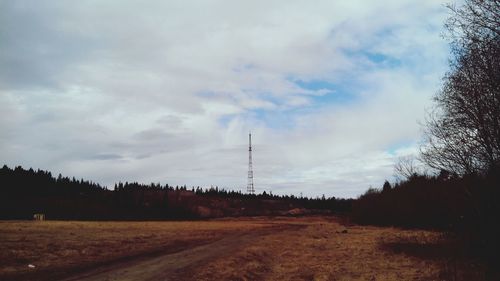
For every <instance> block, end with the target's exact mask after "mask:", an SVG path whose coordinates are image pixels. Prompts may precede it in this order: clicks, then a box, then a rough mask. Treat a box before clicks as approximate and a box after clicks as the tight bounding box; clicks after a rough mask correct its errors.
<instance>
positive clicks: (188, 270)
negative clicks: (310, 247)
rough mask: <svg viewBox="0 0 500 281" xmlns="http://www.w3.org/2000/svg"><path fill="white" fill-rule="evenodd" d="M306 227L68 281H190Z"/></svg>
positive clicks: (234, 238) (256, 233) (232, 239)
mask: <svg viewBox="0 0 500 281" xmlns="http://www.w3.org/2000/svg"><path fill="white" fill-rule="evenodd" d="M303 227H304V226H302V225H277V226H275V227H272V228H265V229H257V230H253V231H250V232H249V233H245V234H231V235H229V236H227V237H225V238H222V239H220V240H218V241H215V242H211V243H207V244H204V245H201V246H196V247H193V248H189V249H185V250H182V251H180V252H177V253H172V254H165V255H160V256H158V257H154V258H144V257H139V258H137V259H135V260H131V261H127V262H122V263H116V264H113V265H108V266H105V267H101V268H98V269H95V270H92V271H89V272H86V273H82V274H78V275H76V276H73V277H71V278H67V279H65V281H76V280H79V281H101V280H109V281H112V280H123V281H135V280H151V281H153V280H191V279H192V275H191V274H192V272H193V271H195V270H196V268H198V267H200V266H201V265H203V264H208V263H210V262H211V261H213V260H216V259H217V258H221V257H223V256H228V255H232V254H234V253H235V252H238V251H239V250H240V249H241V248H242V247H244V246H248V245H250V244H252V243H253V242H255V241H257V240H258V239H260V238H261V237H263V236H265V235H269V234H271V233H274V234H276V233H278V232H281V231H285V230H297V229H299V228H303Z"/></svg>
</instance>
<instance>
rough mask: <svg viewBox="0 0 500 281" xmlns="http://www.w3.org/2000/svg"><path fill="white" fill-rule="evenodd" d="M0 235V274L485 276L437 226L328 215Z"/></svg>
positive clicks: (53, 225)
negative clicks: (387, 224) (354, 221)
mask: <svg viewBox="0 0 500 281" xmlns="http://www.w3.org/2000/svg"><path fill="white" fill-rule="evenodd" d="M0 237H1V239H0V265H1V267H0V280H58V279H66V280H483V279H484V277H483V274H482V272H483V268H482V267H481V266H480V265H478V264H476V263H475V262H474V261H471V260H468V259H466V258H464V257H462V256H461V255H460V254H459V251H457V250H456V249H457V248H455V247H454V245H453V243H452V242H451V241H448V240H447V239H446V238H445V236H444V235H443V234H441V233H439V232H432V231H423V230H402V229H397V228H382V227H365V226H355V225H350V226H344V225H342V224H341V223H339V220H338V219H336V218H334V217H301V218H242V219H219V220H211V221H189V222H76V221H69V222H66V221H42V222H34V221H3V222H0ZM30 264H31V265H34V266H35V267H34V268H32V267H29V265H30Z"/></svg>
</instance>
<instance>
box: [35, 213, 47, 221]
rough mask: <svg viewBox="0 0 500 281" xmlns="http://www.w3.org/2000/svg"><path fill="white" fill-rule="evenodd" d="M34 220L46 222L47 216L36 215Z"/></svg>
mask: <svg viewBox="0 0 500 281" xmlns="http://www.w3.org/2000/svg"><path fill="white" fill-rule="evenodd" d="M33 219H34V220H36V221H44V220H45V214H34V215H33Z"/></svg>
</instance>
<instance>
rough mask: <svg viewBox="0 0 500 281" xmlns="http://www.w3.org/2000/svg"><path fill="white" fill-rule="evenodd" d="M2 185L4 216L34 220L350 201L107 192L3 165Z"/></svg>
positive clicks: (284, 209)
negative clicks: (37, 216) (40, 216)
mask: <svg viewBox="0 0 500 281" xmlns="http://www.w3.org/2000/svg"><path fill="white" fill-rule="evenodd" d="M0 183H1V186H2V187H1V188H0V198H1V199H0V219H31V218H32V217H33V214H35V213H43V214H45V216H46V218H47V219H77V220H110V219H114V220H117V219H118V220H160V219H174V220H175V219H198V218H207V217H222V216H254V215H280V214H281V215H283V214H284V215H286V214H306V213H307V214H309V213H310V212H311V210H315V211H316V212H319V211H323V212H338V213H345V212H347V211H349V210H350V207H351V202H352V200H350V199H336V198H335V197H331V198H325V197H324V196H323V197H321V198H307V197H296V196H294V195H290V196H289V195H283V196H280V195H273V194H268V193H266V192H265V191H264V192H263V193H261V194H244V193H241V192H236V191H228V190H225V189H219V188H218V187H211V188H206V189H203V188H200V187H196V188H195V187H192V188H187V187H186V186H180V187H179V186H175V187H174V186H169V185H168V184H165V185H163V186H162V185H160V184H155V183H151V184H149V185H145V184H139V183H136V182H134V183H128V182H126V183H121V182H120V183H117V184H116V185H115V187H114V189H113V190H109V189H107V188H106V187H103V186H101V185H99V184H97V183H93V182H89V181H85V180H83V179H81V180H77V179H75V178H72V179H70V178H68V177H63V176H62V175H59V176H58V177H57V178H56V177H53V176H52V174H51V173H50V172H47V171H42V170H37V171H35V170H33V169H31V168H30V169H28V170H25V169H23V168H22V167H20V166H18V167H16V168H14V169H11V168H9V167H7V166H5V165H4V166H3V168H2V169H0ZM293 209H296V210H295V211H293V212H291V213H289V212H290V210H293ZM308 210H309V211H308ZM294 212H295V213H294Z"/></svg>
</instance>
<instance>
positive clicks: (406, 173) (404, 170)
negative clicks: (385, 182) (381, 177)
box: [394, 155, 421, 180]
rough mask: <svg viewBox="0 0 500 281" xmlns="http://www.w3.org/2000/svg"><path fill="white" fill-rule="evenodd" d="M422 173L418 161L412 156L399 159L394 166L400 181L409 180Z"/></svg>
mask: <svg viewBox="0 0 500 281" xmlns="http://www.w3.org/2000/svg"><path fill="white" fill-rule="evenodd" d="M420 173H421V170H420V169H419V167H418V164H417V159H416V158H415V157H414V156H412V155H407V156H401V157H398V159H397V160H396V163H395V164H394V176H395V177H396V178H397V179H398V180H407V179H409V178H411V177H412V176H415V175H418V174H420Z"/></svg>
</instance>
